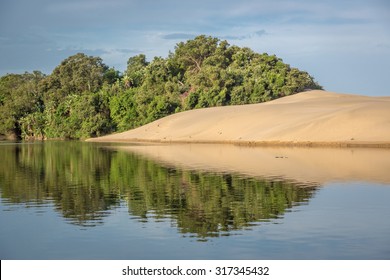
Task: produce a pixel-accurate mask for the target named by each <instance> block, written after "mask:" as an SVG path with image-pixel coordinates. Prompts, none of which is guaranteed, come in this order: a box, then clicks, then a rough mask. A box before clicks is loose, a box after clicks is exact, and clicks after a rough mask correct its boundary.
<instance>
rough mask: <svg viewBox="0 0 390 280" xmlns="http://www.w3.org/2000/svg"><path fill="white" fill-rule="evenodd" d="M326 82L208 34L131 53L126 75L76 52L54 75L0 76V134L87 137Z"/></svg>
mask: <svg viewBox="0 0 390 280" xmlns="http://www.w3.org/2000/svg"><path fill="white" fill-rule="evenodd" d="M320 88H321V86H319V85H318V84H317V83H316V82H315V81H314V79H313V77H311V76H310V75H309V74H308V73H307V72H304V71H300V70H299V69H297V68H292V67H290V66H289V65H288V64H285V63H284V62H283V61H282V60H281V59H280V58H278V57H276V56H275V55H268V54H266V53H264V54H259V53H255V52H254V51H252V50H251V49H249V48H242V47H238V46H231V45H229V44H228V42H227V41H222V40H220V39H218V38H213V37H208V36H204V35H201V36H198V37H196V38H194V39H192V40H188V41H186V42H180V43H178V44H177V45H176V47H175V50H174V52H170V53H169V55H168V57H167V58H162V57H155V58H154V59H153V60H152V61H151V62H148V61H147V60H146V56H145V55H144V54H140V55H137V56H134V57H130V58H129V59H128V62H127V69H126V71H124V73H120V72H119V71H117V70H115V69H113V68H110V67H108V66H107V65H105V64H104V63H103V61H102V59H101V58H99V57H93V56H87V55H85V54H82V53H78V54H75V55H73V56H70V57H68V58H67V59H65V60H64V61H62V62H61V64H60V65H58V66H57V67H56V68H55V69H54V70H53V72H52V73H51V74H50V75H45V74H43V73H42V72H40V71H34V72H32V73H28V72H26V73H24V74H7V75H5V76H2V77H1V78H0V116H1V122H0V136H1V135H2V136H3V137H7V138H23V139H53V138H56V139H83V138H88V137H94V136H100V135H104V134H108V133H112V132H119V131H124V130H128V129H131V128H135V127H138V126H141V125H144V124H146V123H149V122H151V121H154V120H156V119H158V118H161V117H164V116H167V115H169V114H172V113H175V112H180V111H184V110H190V109H194V108H204V107H211V106H226V105H240V104H249V103H258V102H265V101H269V100H272V99H276V98H279V97H282V96H286V95H290V94H294V93H298V92H301V91H303V90H306V89H320ZM194 121H196V120H194Z"/></svg>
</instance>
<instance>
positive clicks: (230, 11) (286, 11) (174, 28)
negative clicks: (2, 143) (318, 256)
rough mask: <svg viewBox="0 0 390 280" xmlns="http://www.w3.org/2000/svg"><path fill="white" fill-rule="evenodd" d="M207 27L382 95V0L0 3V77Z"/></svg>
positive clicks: (118, 53) (122, 64) (116, 59)
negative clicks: (75, 56)
mask: <svg viewBox="0 0 390 280" xmlns="http://www.w3.org/2000/svg"><path fill="white" fill-rule="evenodd" d="M200 34H206V35H210V36H213V37H218V38H220V39H226V40H227V41H228V42H229V43H230V44H231V45H238V46H241V47H250V48H251V49H253V50H254V51H256V52H260V53H263V52H266V53H268V54H276V55H277V56H278V57H280V58H282V59H283V61H284V62H286V63H288V64H290V65H291V66H293V67H297V68H299V69H301V70H306V71H308V72H309V73H310V74H311V75H313V76H314V77H315V79H316V80H317V81H318V82H319V83H320V84H321V85H323V86H324V88H325V89H326V90H331V91H337V92H345V93H357V94H365V95H390V87H389V80H390V1H388V0H329V1H328V0H322V1H315V0H294V1H288V0H280V1H279V0H257V1H255V0H241V1H237V0H225V1H223V0H196V1H185V0H161V1H158V0H154V1H152V0H34V1H31V0H1V1H0V75H4V74H6V73H23V72H24V71H32V70H41V71H42V72H44V73H47V74H49V73H51V71H52V70H53V69H54V67H55V66H57V65H58V64H59V63H60V62H61V61H62V60H64V59H65V58H67V57H68V56H70V55H73V54H75V53H77V52H84V53H86V54H88V55H94V56H100V57H101V58H102V59H103V61H104V62H105V63H106V64H107V65H109V66H111V67H115V68H116V69H117V70H119V71H123V70H125V68H126V62H127V59H128V58H129V57H131V56H134V55H137V54H140V53H144V54H146V56H147V58H148V60H152V59H153V57H154V56H162V57H167V55H168V52H169V51H174V47H175V45H176V43H178V42H180V41H186V40H188V39H191V38H194V37H195V36H196V35H200Z"/></svg>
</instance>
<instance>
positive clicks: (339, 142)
mask: <svg viewBox="0 0 390 280" xmlns="http://www.w3.org/2000/svg"><path fill="white" fill-rule="evenodd" d="M87 141H94V142H159V143H161V142H162V143H165V142H166V143H230V144H239V145H264V146H266V145H269V146H340V147H358V146H365V147H366V146H372V147H390V97H368V96H360V95H352V94H339V93H333V92H326V91H318V90H316V91H308V92H302V93H298V94H295V95H292V96H287V97H284V98H280V99H277V100H274V101H270V102H266V103H260V104H251V105H240V106H226V107H213V108H204V109H197V110H192V111H186V112H181V113H177V114H174V115H170V116H167V117H165V118H162V119H159V120H157V121H154V122H152V123H149V124H147V125H144V126H142V127H139V128H136V129H132V130H129V131H126V132H122V133H117V134H111V135H107V136H103V137H98V138H92V139H88V140H87Z"/></svg>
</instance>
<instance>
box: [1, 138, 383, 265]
mask: <svg viewBox="0 0 390 280" xmlns="http://www.w3.org/2000/svg"><path fill="white" fill-rule="evenodd" d="M259 149H260V148H259ZM384 156H386V154H385V155H384ZM237 164H240V163H237ZM372 164H375V163H372ZM382 164H383V163H382ZM389 170H390V166H389ZM357 178H358V177H357ZM0 194H1V201H0V259H3V260H4V259H76V260H77V259H390V219H389V217H390V184H388V183H384V182H380V183H379V182H365V181H354V180H349V181H342V182H341V181H340V182H337V181H336V182H332V183H323V182H322V183H316V182H313V181H312V180H311V181H310V183H308V182H307V181H297V180H287V179H283V178H277V177H269V176H268V177H267V176H264V177H262V176H253V177H250V176H247V175H242V174H241V173H239V172H232V171H231V170H230V171H226V172H222V171H218V172H217V171H215V170H214V171H211V170H207V168H198V169H194V168H192V169H191V168H187V169H186V168H181V167H177V166H176V167H175V166H174V165H167V164H166V163H162V162H159V161H158V160H155V159H153V160H152V159H151V158H148V157H144V156H142V155H139V154H136V153H133V152H129V151H124V150H122V149H116V146H115V145H111V146H110V147H106V145H103V144H92V143H82V142H44V143H40V142H37V143H7V142H2V143H0Z"/></svg>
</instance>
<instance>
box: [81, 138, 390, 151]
mask: <svg viewBox="0 0 390 280" xmlns="http://www.w3.org/2000/svg"><path fill="white" fill-rule="evenodd" d="M85 141H86V142H94V143H122V144H123V143H127V144H172V145H175V144H211V145H234V146H243V147H305V148H306V147H313V148H315V147H329V148H331V147H334V148H381V149H390V142H363V141H339V142H338V141H335V142H326V141H323V142H322V141H321V142H315V141H241V140H237V141H235V140H161V139H137V138H135V139H107V140H105V139H98V138H90V139H87V140H85Z"/></svg>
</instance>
